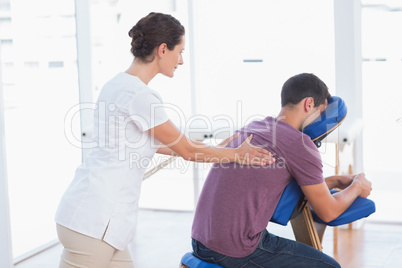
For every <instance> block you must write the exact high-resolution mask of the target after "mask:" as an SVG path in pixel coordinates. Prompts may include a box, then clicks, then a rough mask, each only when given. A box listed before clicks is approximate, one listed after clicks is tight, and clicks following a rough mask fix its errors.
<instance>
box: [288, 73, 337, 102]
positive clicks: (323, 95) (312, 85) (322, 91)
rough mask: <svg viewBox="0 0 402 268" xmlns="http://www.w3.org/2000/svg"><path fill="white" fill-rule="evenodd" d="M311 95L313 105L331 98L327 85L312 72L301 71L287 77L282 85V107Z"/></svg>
mask: <svg viewBox="0 0 402 268" xmlns="http://www.w3.org/2000/svg"><path fill="white" fill-rule="evenodd" d="M307 97H312V98H313V99H314V105H315V107H317V106H320V105H321V104H324V103H325V100H326V99H327V100H328V99H330V98H331V94H329V92H328V87H327V85H326V84H325V83H324V82H323V81H322V80H321V79H320V78H318V77H317V76H315V75H314V74H309V73H302V74H298V75H295V76H292V77H291V78H289V79H288V80H287V81H286V82H285V83H284V84H283V86H282V92H281V98H282V107H284V106H287V105H296V104H298V103H299V102H301V101H302V100H303V99H304V98H307Z"/></svg>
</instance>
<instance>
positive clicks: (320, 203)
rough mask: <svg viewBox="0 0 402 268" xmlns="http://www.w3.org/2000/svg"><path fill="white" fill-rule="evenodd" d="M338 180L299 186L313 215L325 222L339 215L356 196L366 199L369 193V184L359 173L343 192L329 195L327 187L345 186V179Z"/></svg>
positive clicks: (333, 179)
mask: <svg viewBox="0 0 402 268" xmlns="http://www.w3.org/2000/svg"><path fill="white" fill-rule="evenodd" d="M329 178H331V177H329ZM329 178H328V179H329ZM338 179H342V178H341V177H338V178H334V177H332V179H330V180H328V182H323V183H320V184H314V185H306V186H301V188H302V191H303V193H304V195H305V196H306V198H307V200H308V202H309V203H310V205H311V207H312V208H313V209H314V211H315V213H317V215H318V216H319V217H320V218H321V219H322V220H323V221H326V222H330V221H332V220H334V219H336V218H337V217H338V216H339V215H341V214H342V213H343V212H344V211H345V210H346V209H347V208H348V207H349V206H350V205H351V204H352V203H353V201H354V200H355V199H356V198H357V197H358V196H362V197H367V196H369V195H370V192H371V182H370V181H369V180H367V179H366V177H365V175H364V174H363V173H361V174H359V175H357V176H354V177H353V179H352V181H351V183H350V184H349V186H347V187H345V188H344V190H342V191H340V192H338V193H335V194H333V195H331V193H330V192H329V189H328V187H329V186H334V185H336V186H335V187H339V186H341V187H343V186H345V184H344V183H345V181H347V177H344V178H343V179H344V180H340V181H338ZM327 183H328V185H327ZM346 184H347V183H346ZM341 187H340V188H341Z"/></svg>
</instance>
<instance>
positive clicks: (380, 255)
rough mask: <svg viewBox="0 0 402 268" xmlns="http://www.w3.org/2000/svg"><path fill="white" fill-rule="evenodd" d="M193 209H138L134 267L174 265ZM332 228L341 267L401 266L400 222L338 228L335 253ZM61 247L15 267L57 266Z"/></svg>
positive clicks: (185, 245) (186, 243)
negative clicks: (179, 210) (358, 227)
mask: <svg viewBox="0 0 402 268" xmlns="http://www.w3.org/2000/svg"><path fill="white" fill-rule="evenodd" d="M192 219H193V213H192V212H161V211H149V210H141V211H140V219H139V222H138V229H137V235H136V240H135V242H134V243H133V244H132V245H131V251H132V255H133V258H134V261H135V265H136V268H161V267H163V268H170V267H172V268H175V267H176V268H177V267H178V264H179V261H180V258H181V256H182V255H183V254H184V253H186V252H187V251H191V245H190V230H191V223H192ZM268 230H269V231H270V232H271V233H274V234H276V235H279V236H283V237H286V238H290V239H294V237H293V233H292V230H291V227H290V224H289V226H286V227H283V226H279V225H276V224H271V223H270V224H269V226H268ZM333 234H334V232H333V228H331V227H330V228H327V231H326V233H325V235H324V241H323V246H324V252H325V253H326V254H328V255H331V256H333V257H335V258H336V259H337V260H338V261H339V263H340V264H341V266H342V267H343V268H360V267H361V268H366V267H367V268H372V267H386V268H394V267H395V268H401V267H402V224H401V225H398V224H389V223H383V224H380V223H375V222H370V221H365V222H364V224H363V225H362V226H361V227H360V229H358V230H347V229H341V228H338V250H337V253H335V254H334V246H333ZM61 251H62V246H61V245H57V246H55V247H53V248H51V249H49V250H47V251H46V252H43V253H41V254H39V255H37V256H35V257H32V258H31V259H29V260H27V261H24V262H22V263H20V264H18V265H16V267H17V268H55V267H58V261H59V255H60V253H61Z"/></svg>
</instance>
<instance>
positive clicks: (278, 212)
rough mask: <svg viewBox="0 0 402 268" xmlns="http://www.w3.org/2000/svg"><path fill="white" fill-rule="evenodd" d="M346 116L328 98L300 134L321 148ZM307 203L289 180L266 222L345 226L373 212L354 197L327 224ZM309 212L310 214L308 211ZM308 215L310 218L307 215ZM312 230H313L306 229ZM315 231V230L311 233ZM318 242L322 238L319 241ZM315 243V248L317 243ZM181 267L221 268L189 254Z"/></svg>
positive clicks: (371, 205) (339, 101) (336, 101)
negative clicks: (352, 200) (346, 206)
mask: <svg viewBox="0 0 402 268" xmlns="http://www.w3.org/2000/svg"><path fill="white" fill-rule="evenodd" d="M346 113H347V108H346V105H345V102H344V101H343V100H342V99H341V98H339V97H335V96H334V97H332V98H331V99H330V100H329V101H328V107H327V108H326V109H325V111H324V112H323V113H322V114H321V115H320V116H319V117H318V118H317V119H316V120H314V121H313V122H312V123H311V124H309V125H308V126H306V127H305V128H304V129H303V133H304V134H306V135H307V136H309V137H310V138H311V140H312V141H313V142H314V143H315V145H316V146H317V147H320V146H321V142H322V140H323V139H325V138H326V137H327V136H328V135H329V134H330V133H331V132H332V131H334V130H335V129H336V128H337V127H338V126H339V125H340V124H341V123H342V121H343V120H344V119H345V117H346ZM335 192H336V191H331V193H335ZM306 204H307V201H306V200H305V198H304V195H303V192H302V190H301V188H300V186H299V185H298V184H297V182H296V180H295V179H293V180H292V181H291V182H290V183H289V184H288V185H287V186H286V188H285V190H284V191H283V193H282V196H281V198H280V200H279V202H278V205H277V207H276V209H275V211H274V213H273V215H272V218H271V219H270V221H271V222H274V223H277V224H281V225H284V226H286V225H287V224H288V222H289V221H290V220H293V219H295V218H300V217H299V216H301V215H300V214H301V213H305V212H306V211H307V214H308V215H310V216H309V217H312V218H313V219H314V221H315V222H317V223H320V224H324V225H329V226H339V225H343V224H347V223H350V222H354V221H356V220H359V219H361V218H364V217H368V216H369V215H370V214H372V213H374V212H375V204H374V202H373V201H371V200H369V199H366V198H362V197H358V198H357V199H356V200H355V201H354V202H353V204H352V205H351V206H350V207H349V208H348V209H347V210H346V211H345V212H344V213H342V214H341V215H340V216H339V217H338V218H336V219H335V220H333V221H331V222H329V223H327V222H324V221H322V220H321V219H320V218H319V217H318V215H317V214H316V213H315V212H314V211H313V210H312V209H311V208H310V207H309V206H308V207H306ZM310 210H311V212H310ZM311 215H312V216H311ZM300 222H302V223H303V224H304V223H305V219H302V220H299V219H298V220H297V221H295V224H299V223H300ZM292 227H293V230H294V233H295V237H296V240H298V235H297V234H296V231H297V229H298V227H297V226H296V228H295V226H294V224H293V222H292ZM309 228H315V227H309ZM300 230H301V231H302V232H305V230H304V229H299V231H300ZM314 231H315V232H317V231H316V230H314ZM306 232H307V231H306ZM303 239H304V238H302V239H300V240H298V241H300V242H303V243H306V244H309V245H311V246H313V247H315V248H317V249H320V250H321V249H322V247H321V242H320V241H316V244H314V242H312V243H311V242H310V241H309V242H305V241H303ZM320 239H322V237H321V238H320ZM317 243H319V245H318V244H317ZM182 265H185V266H182V267H189V268H218V267H221V266H219V265H216V264H211V263H207V262H204V261H201V260H199V259H198V258H196V257H195V256H194V255H192V254H191V253H186V254H185V255H184V256H183V258H182Z"/></svg>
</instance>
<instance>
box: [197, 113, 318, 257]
mask: <svg viewBox="0 0 402 268" xmlns="http://www.w3.org/2000/svg"><path fill="white" fill-rule="evenodd" d="M240 133H241V135H240V137H239V138H238V139H236V140H234V141H233V142H231V143H230V144H229V145H228V147H237V146H238V145H239V144H241V142H243V141H244V140H245V139H246V138H247V137H248V136H249V135H251V134H253V140H252V143H253V144H254V145H260V146H262V147H264V148H265V149H268V150H269V151H270V152H272V153H273V154H274V156H275V158H276V162H275V163H274V164H272V165H267V166H242V165H239V164H236V163H225V164H222V163H219V164H215V165H214V166H213V168H212V169H211V171H210V173H209V175H208V178H207V180H206V182H205V184H204V188H203V190H202V193H201V196H200V199H199V202H198V205H197V210H196V214H195V218H194V222H193V230H192V237H193V238H194V239H196V240H198V241H199V242H201V243H202V244H204V245H205V246H207V247H208V248H209V249H211V250H214V251H216V252H219V253H221V254H223V255H227V256H231V257H236V258H241V257H245V256H247V255H249V254H251V253H252V252H253V251H254V250H255V249H256V247H257V245H258V243H259V241H260V237H261V232H262V231H263V230H264V229H265V228H266V226H267V224H268V221H269V220H270V218H271V216H272V214H273V212H274V210H275V207H276V205H277V203H278V201H279V199H280V196H281V194H282V192H283V189H284V188H285V187H286V185H287V184H288V183H289V182H290V180H291V179H292V178H293V177H294V178H295V179H296V180H297V182H298V183H299V185H311V184H318V183H322V182H323V181H324V178H323V176H322V163H321V158H320V154H319V153H318V151H317V149H316V147H315V146H314V144H313V142H312V141H311V140H310V138H309V137H308V136H306V135H304V134H302V133H301V132H300V131H299V130H297V129H295V128H294V127H292V126H290V125H289V124H287V123H285V122H282V121H280V120H276V119H274V118H272V117H267V118H265V119H264V120H261V121H255V122H252V123H250V124H249V125H247V126H245V127H244V128H242V129H241V130H240Z"/></svg>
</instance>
